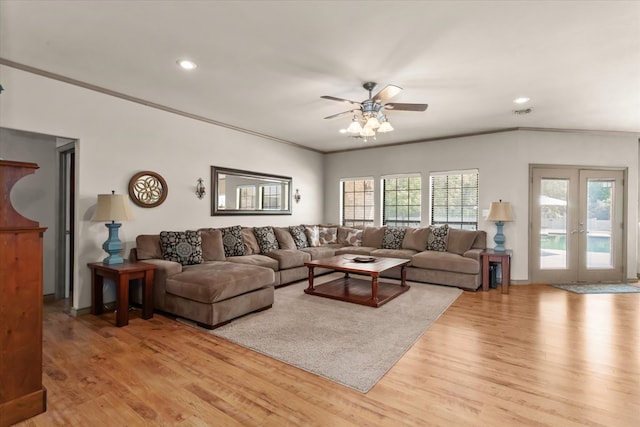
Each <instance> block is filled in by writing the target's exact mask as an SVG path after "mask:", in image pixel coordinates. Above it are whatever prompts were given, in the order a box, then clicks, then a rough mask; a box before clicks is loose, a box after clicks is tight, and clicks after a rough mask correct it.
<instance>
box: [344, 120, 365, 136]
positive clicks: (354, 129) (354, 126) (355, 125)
mask: <svg viewBox="0 0 640 427" xmlns="http://www.w3.org/2000/svg"><path fill="white" fill-rule="evenodd" d="M347 132H349V133H355V134H358V133H360V132H362V126H361V125H360V122H359V121H358V120H357V119H353V121H352V122H351V124H350V125H349V127H348V128H347Z"/></svg>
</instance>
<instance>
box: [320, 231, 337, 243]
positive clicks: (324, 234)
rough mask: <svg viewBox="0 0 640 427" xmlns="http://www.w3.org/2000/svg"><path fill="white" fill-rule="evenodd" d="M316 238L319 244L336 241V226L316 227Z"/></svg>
mask: <svg viewBox="0 0 640 427" xmlns="http://www.w3.org/2000/svg"><path fill="white" fill-rule="evenodd" d="M318 240H319V243H320V245H329V244H331V243H338V227H318Z"/></svg>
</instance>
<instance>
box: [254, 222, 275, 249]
mask: <svg viewBox="0 0 640 427" xmlns="http://www.w3.org/2000/svg"><path fill="white" fill-rule="evenodd" d="M253 234H255V235H256V240H257V241H258V245H259V246H260V252H261V253H263V254H266V253H268V252H273V251H275V250H278V249H280V246H279V245H278V239H276V233H275V232H274V231H273V227H270V226H267V227H253Z"/></svg>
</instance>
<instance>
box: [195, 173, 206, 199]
mask: <svg viewBox="0 0 640 427" xmlns="http://www.w3.org/2000/svg"><path fill="white" fill-rule="evenodd" d="M205 194H207V192H206V188H205V187H204V184H203V181H202V178H198V184H196V196H197V197H198V199H202V198H203V197H204V195H205Z"/></svg>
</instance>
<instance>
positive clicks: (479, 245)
mask: <svg viewBox="0 0 640 427" xmlns="http://www.w3.org/2000/svg"><path fill="white" fill-rule="evenodd" d="M476 232H477V233H478V235H477V236H476V240H474V241H473V245H471V249H487V232H486V231H484V230H478V231H476Z"/></svg>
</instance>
